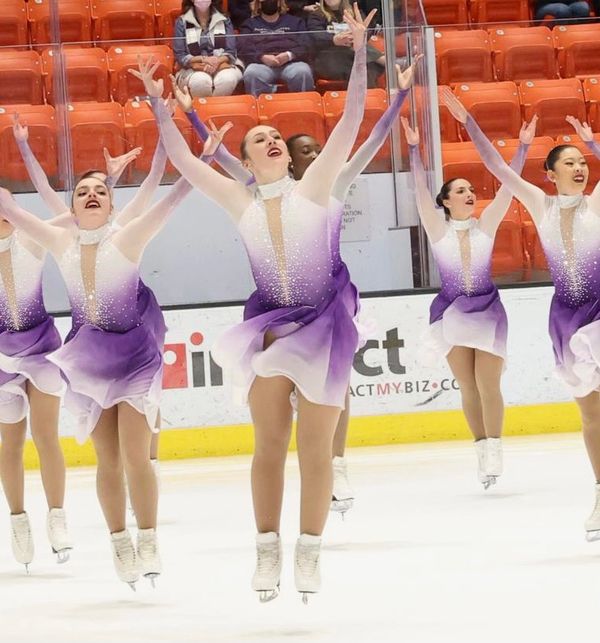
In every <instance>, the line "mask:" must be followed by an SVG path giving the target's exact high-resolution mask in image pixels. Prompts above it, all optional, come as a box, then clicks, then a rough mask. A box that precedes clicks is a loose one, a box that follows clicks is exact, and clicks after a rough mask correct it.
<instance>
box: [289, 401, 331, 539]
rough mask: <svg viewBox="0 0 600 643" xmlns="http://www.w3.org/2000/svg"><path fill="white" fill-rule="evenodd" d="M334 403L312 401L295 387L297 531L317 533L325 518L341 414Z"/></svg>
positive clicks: (322, 527)
mask: <svg viewBox="0 0 600 643" xmlns="http://www.w3.org/2000/svg"><path fill="white" fill-rule="evenodd" d="M340 410H341V409H340V408H339V407H337V406H325V405H323V404H314V403H313V402H310V401H309V400H307V399H306V398H305V397H304V396H303V395H302V394H301V393H300V392H299V391H298V427H297V431H296V441H297V444H298V460H299V462H300V480H301V508H300V533H302V534H310V535H313V536H320V535H321V533H322V532H323V529H324V527H325V522H326V521H327V514H328V512H329V505H330V503H331V490H332V486H333V470H332V467H331V450H332V444H333V434H334V433H335V429H336V425H337V423H338V420H339V416H340Z"/></svg>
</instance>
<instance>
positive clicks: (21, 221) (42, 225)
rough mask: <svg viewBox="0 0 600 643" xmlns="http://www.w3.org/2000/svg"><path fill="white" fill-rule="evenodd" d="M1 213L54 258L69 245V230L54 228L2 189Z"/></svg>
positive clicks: (0, 191)
mask: <svg viewBox="0 0 600 643" xmlns="http://www.w3.org/2000/svg"><path fill="white" fill-rule="evenodd" d="M0 211H1V214H2V216H3V217H4V218H5V219H6V220H7V221H9V222H10V223H12V225H13V226H14V227H15V228H17V230H22V231H23V232H24V233H25V234H26V235H27V236H29V238H30V239H32V241H34V242H35V243H37V244H38V245H40V246H42V248H46V250H49V251H50V252H51V253H52V254H53V255H54V256H60V255H61V254H62V253H63V252H64V251H65V250H66V248H67V246H68V245H69V240H70V238H71V233H70V232H69V231H68V230H66V229H64V228H60V227H57V226H53V225H52V224H51V223H48V222H47V221H43V220H42V219H39V218H38V217H36V216H35V214H31V212H27V210H24V209H23V208H22V207H21V206H19V204H18V203H17V202H16V201H15V200H14V198H13V196H12V194H11V193H10V192H9V191H8V190H5V189H4V188H0Z"/></svg>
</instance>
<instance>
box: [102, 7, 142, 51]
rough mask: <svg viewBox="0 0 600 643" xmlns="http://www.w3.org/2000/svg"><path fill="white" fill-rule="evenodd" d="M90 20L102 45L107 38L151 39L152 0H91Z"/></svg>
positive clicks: (122, 39)
mask: <svg viewBox="0 0 600 643" xmlns="http://www.w3.org/2000/svg"><path fill="white" fill-rule="evenodd" d="M92 21H93V27H94V38H95V40H96V41H102V45H103V46H104V42H105V41H109V40H119V41H125V40H148V39H150V40H153V39H154V0H92ZM111 44H114V43H107V45H106V46H107V47H110V46H111Z"/></svg>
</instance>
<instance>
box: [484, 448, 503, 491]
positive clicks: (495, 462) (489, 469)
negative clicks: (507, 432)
mask: <svg viewBox="0 0 600 643" xmlns="http://www.w3.org/2000/svg"><path fill="white" fill-rule="evenodd" d="M486 442H487V461H486V467H485V471H486V473H487V474H488V476H489V477H490V478H492V479H493V480H494V482H493V483H492V484H495V483H496V481H497V479H498V478H499V477H500V476H501V475H502V472H503V471H504V458H503V454H502V439H501V438H488V439H487V440H486Z"/></svg>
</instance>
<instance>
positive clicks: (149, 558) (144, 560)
mask: <svg viewBox="0 0 600 643" xmlns="http://www.w3.org/2000/svg"><path fill="white" fill-rule="evenodd" d="M137 556H138V561H139V564H140V566H141V573H142V576H144V577H145V578H147V579H148V580H149V581H150V582H151V583H152V587H154V579H155V578H156V577H157V576H160V573H161V572H162V564H161V562H160V554H159V552H158V541H157V538H156V529H154V528H150V529H138V535H137Z"/></svg>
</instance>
